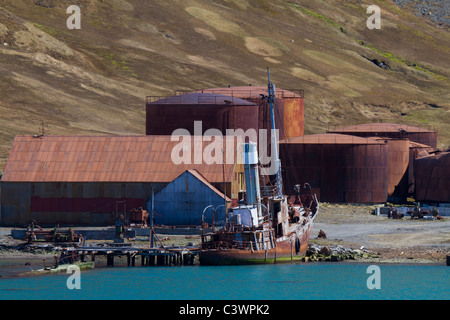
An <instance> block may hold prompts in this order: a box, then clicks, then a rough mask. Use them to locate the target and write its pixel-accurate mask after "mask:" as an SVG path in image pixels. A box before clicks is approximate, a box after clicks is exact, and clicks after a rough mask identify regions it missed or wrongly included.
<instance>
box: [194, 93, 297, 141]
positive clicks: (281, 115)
mask: <svg viewBox="0 0 450 320" xmlns="http://www.w3.org/2000/svg"><path fill="white" fill-rule="evenodd" d="M294 91H295V92H294ZM201 92H205V93H213V94H226V95H228V96H232V97H238V98H241V99H245V100H248V101H251V102H254V103H255V104H257V105H258V106H259V116H258V119H259V124H258V127H255V129H270V117H269V113H268V112H269V111H268V106H267V103H266V101H265V100H263V99H261V95H267V94H268V93H267V87H265V86H241V87H230V88H211V89H203V90H201ZM276 105H277V112H276V114H275V123H276V127H277V128H279V129H280V139H289V138H293V137H297V136H303V134H304V94H303V91H302V90H293V91H290V90H285V89H280V88H277V89H276Z"/></svg>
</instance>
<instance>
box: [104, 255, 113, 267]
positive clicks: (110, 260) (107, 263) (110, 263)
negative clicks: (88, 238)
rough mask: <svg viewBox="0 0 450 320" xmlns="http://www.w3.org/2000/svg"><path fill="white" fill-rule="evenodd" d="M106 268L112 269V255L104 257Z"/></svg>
mask: <svg viewBox="0 0 450 320" xmlns="http://www.w3.org/2000/svg"><path fill="white" fill-rule="evenodd" d="M106 266H108V267H114V254H107V255H106Z"/></svg>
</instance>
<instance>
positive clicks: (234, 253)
mask: <svg viewBox="0 0 450 320" xmlns="http://www.w3.org/2000/svg"><path fill="white" fill-rule="evenodd" d="M312 225H313V220H311V221H310V222H309V223H307V224H306V225H298V226H294V228H295V229H294V230H293V232H292V234H291V235H290V236H289V237H283V238H280V239H276V246H275V248H273V249H267V250H249V249H208V250H202V251H201V252H200V253H199V259H200V265H245V264H265V263H267V264H269V263H291V262H296V261H301V260H302V258H303V257H304V255H305V253H306V251H307V250H308V246H309V239H310V234H311V229H312Z"/></svg>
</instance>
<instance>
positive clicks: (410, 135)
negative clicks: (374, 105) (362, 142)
mask: <svg viewBox="0 0 450 320" xmlns="http://www.w3.org/2000/svg"><path fill="white" fill-rule="evenodd" d="M328 132H330V133H338V134H349V135H353V136H358V137H382V138H393V139H409V140H411V141H414V142H418V143H422V144H425V145H428V146H431V147H433V148H436V147H437V132H436V131H432V130H428V129H424V128H419V127H414V126H409V125H404V124H395V123H366V124H359V125H354V126H346V127H342V128H335V129H332V130H329V131H328Z"/></svg>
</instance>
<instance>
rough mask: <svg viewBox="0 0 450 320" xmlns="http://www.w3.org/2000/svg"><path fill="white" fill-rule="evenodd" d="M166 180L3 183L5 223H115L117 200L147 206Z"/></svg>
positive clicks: (3, 223)
mask: <svg viewBox="0 0 450 320" xmlns="http://www.w3.org/2000/svg"><path fill="white" fill-rule="evenodd" d="M165 185H166V184H165V183H71V182H53V183H52V182H49V183H34V182H19V183H17V182H3V181H2V182H1V188H2V193H1V197H2V198H1V212H2V216H1V221H0V223H1V224H2V225H20V226H24V225H26V224H27V223H28V222H29V221H30V220H31V219H35V220H36V221H37V222H38V223H39V224H42V225H50V226H54V225H57V224H60V225H71V224H76V225H100V226H104V225H111V224H113V223H114V221H115V204H116V201H122V200H127V207H126V209H127V210H130V209H133V207H145V205H146V201H147V199H148V198H149V197H150V195H151V192H152V188H155V190H157V191H158V190H160V189H161V188H162V187H163V186H165Z"/></svg>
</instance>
